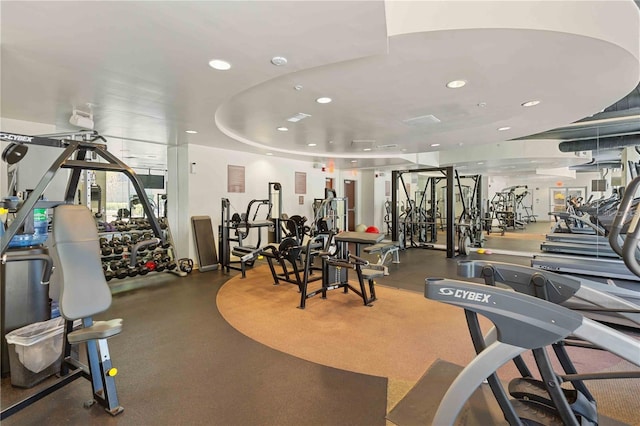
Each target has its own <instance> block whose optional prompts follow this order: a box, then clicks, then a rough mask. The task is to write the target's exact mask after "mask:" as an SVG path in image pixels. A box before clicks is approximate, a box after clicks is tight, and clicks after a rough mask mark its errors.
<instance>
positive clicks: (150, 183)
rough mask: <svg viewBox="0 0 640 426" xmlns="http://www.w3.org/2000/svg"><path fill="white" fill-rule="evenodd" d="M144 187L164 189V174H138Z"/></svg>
mask: <svg viewBox="0 0 640 426" xmlns="http://www.w3.org/2000/svg"><path fill="white" fill-rule="evenodd" d="M138 179H140V183H141V184H142V186H144V188H145V189H164V175H138Z"/></svg>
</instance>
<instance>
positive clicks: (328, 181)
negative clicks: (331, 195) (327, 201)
mask: <svg viewBox="0 0 640 426" xmlns="http://www.w3.org/2000/svg"><path fill="white" fill-rule="evenodd" d="M324 187H325V188H327V189H333V178H329V177H328V178H324Z"/></svg>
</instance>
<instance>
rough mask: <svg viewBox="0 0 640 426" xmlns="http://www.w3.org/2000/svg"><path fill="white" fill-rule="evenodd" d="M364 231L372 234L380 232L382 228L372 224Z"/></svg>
mask: <svg viewBox="0 0 640 426" xmlns="http://www.w3.org/2000/svg"><path fill="white" fill-rule="evenodd" d="M364 232H369V233H370V234H379V233H380V230H379V229H378V228H376V227H375V226H370V227H368V228H367V230H366V231H364Z"/></svg>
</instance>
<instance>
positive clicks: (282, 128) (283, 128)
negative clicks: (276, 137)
mask: <svg viewBox="0 0 640 426" xmlns="http://www.w3.org/2000/svg"><path fill="white" fill-rule="evenodd" d="M276 130H279V131H281V132H288V131H289V128H288V127H284V126H280V127H278V128H276Z"/></svg>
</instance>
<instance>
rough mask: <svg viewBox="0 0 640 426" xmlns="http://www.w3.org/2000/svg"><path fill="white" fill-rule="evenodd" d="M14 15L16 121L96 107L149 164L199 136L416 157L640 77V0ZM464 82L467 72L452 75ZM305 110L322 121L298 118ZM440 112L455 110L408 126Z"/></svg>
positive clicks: (579, 104)
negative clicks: (217, 64)
mask: <svg viewBox="0 0 640 426" xmlns="http://www.w3.org/2000/svg"><path fill="white" fill-rule="evenodd" d="M0 19H1V24H2V26H1V33H0V35H1V43H2V45H1V54H2V57H1V59H2V62H1V64H0V65H1V71H2V76H1V83H2V87H1V88H2V92H1V115H2V117H5V118H13V119H19V120H27V121H35V122H42V123H52V124H56V125H57V126H58V128H60V129H71V128H72V126H71V125H69V123H68V119H69V116H70V114H71V111H72V109H73V108H74V107H76V108H79V109H83V110H88V107H87V104H91V105H92V110H93V113H94V121H95V128H96V129H97V130H98V131H99V132H100V133H101V134H103V135H105V136H107V138H108V139H109V140H110V149H111V150H113V151H114V152H116V153H120V154H121V155H122V156H123V158H124V159H125V161H128V162H129V163H130V164H132V165H134V166H140V167H153V166H154V165H155V164H161V163H162V162H163V160H164V155H165V152H164V151H165V149H164V148H165V147H166V146H167V145H177V144H186V143H195V144H200V145H209V146H216V147H221V148H226V149H234V150H244V151H248V152H255V153H262V154H266V153H267V152H271V153H273V154H274V155H281V156H285V157H291V158H301V159H308V160H309V161H317V162H323V163H327V162H334V163H335V165H336V167H338V168H341V167H355V166H357V167H384V166H391V165H393V166H406V165H408V164H412V163H411V162H410V161H408V160H407V158H411V155H412V154H416V153H424V152H431V151H439V150H453V149H456V150H461V149H462V150H464V149H465V147H467V146H473V145H487V146H489V144H495V143H498V142H503V141H506V140H509V139H512V138H516V137H523V136H526V135H530V134H534V133H539V132H542V131H545V130H549V129H552V128H555V127H560V126H563V125H566V124H569V123H571V122H573V121H576V120H578V119H581V118H583V117H586V116H589V115H591V114H594V113H597V112H598V111H600V110H602V109H603V108H605V107H607V106H609V105H611V104H612V103H614V102H616V101H617V100H618V99H620V98H622V97H624V96H625V95H626V94H627V93H628V92H630V91H631V90H632V89H633V88H635V87H636V85H637V84H638V79H639V75H640V67H639V59H638V58H639V55H638V34H639V27H638V8H636V7H635V5H634V3H633V2H632V1H616V2H611V1H601V2H566V1H565V2H553V1H551V2H548V1H547V2H523V1H512V2H483V1H475V2H457V1H446V2H438V1H429V2H391V3H387V4H385V3H384V2H380V1H366V2H364V1H354V2H346V1H298V2H273V1H252V2H249V1H246V2H245V1H228V2H225V1H195V2H188V1H180V2H155V1H140V2H137V1H136V2H134V1H127V2H110V1H109V2H102V1H90V2H57V1H56V2H6V1H4V2H1V3H0ZM273 56H284V57H286V58H287V59H288V63H287V65H285V66H281V67H276V66H274V65H272V64H271V63H270V60H271V58H272V57H273ZM213 58H220V59H225V60H227V61H229V62H230V63H231V64H232V68H231V70H229V71H215V70H213V69H211V68H210V67H208V65H207V63H208V61H209V60H210V59H213ZM454 79H464V80H467V82H468V83H467V85H466V86H465V87H463V88H461V89H456V90H452V89H448V88H447V87H446V86H445V85H446V83H447V82H448V81H450V80H454ZM295 86H301V90H295V89H294V87H295ZM320 96H329V97H331V98H332V99H333V102H332V103H330V104H325V105H320V104H318V103H316V102H315V99H316V98H317V97H320ZM534 99H536V100H540V101H541V103H540V105H538V106H535V107H531V108H524V107H522V106H521V104H522V103H523V102H525V101H529V100H534ZM479 105H484V106H479ZM300 112H302V113H307V114H310V115H311V117H309V118H307V119H305V120H303V121H300V122H298V123H289V122H287V121H286V118H288V117H291V116H293V115H295V114H296V113H300ZM425 115H434V116H435V117H437V118H438V119H439V120H440V122H437V123H430V124H421V125H409V124H407V123H405V122H404V121H405V120H407V119H410V118H415V117H421V116H425ZM283 125H284V126H287V127H288V128H289V131H288V132H280V131H277V130H276V128H277V127H279V126H283ZM503 126H510V127H511V129H510V130H508V131H503V132H499V131H498V130H497V128H499V127H503ZM189 129H193V130H197V131H198V134H195V135H189V134H186V133H185V130H189ZM354 140H355V141H357V142H353V141H354ZM140 142H153V143H154V144H155V148H150V147H149V145H148V144H142V143H140ZM310 143H313V144H316V146H313V147H310V146H308V144H310ZM435 143H437V144H440V145H439V146H438V147H433V146H431V145H432V144H435ZM364 148H370V149H371V151H364ZM462 152H464V151H462ZM356 159H357V161H358V162H357V163H351V161H352V160H356ZM486 159H489V160H490V159H491V154H490V152H489V151H487V158H486ZM468 160H469V163H470V164H471V163H473V164H475V165H476V166H477V162H478V161H480V160H484V159H483V158H472V159H468ZM496 161H497V160H496ZM496 161H494V162H493V163H494V164H492V168H493V170H499V169H500V167H503V166H506V165H513V164H514V163H513V161H509V159H506V160H505V159H503V160H500V161H498V164H495V163H496ZM538 161H539V162H538ZM557 162H558V159H554V158H548V157H547V156H545V155H544V153H541V155H540V158H539V160H536V164H535V166H533V165H530V166H529V164H531V161H528V162H527V163H526V164H522V165H521V166H522V167H524V168H527V167H530V169H531V170H534V169H535V168H536V167H540V166H541V165H542V164H546V165H547V166H548V167H556V166H554V165H553V164H556V163H557ZM519 170H520V172H523V171H524V169H519ZM480 171H481V172H482V171H483V170H480Z"/></svg>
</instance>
